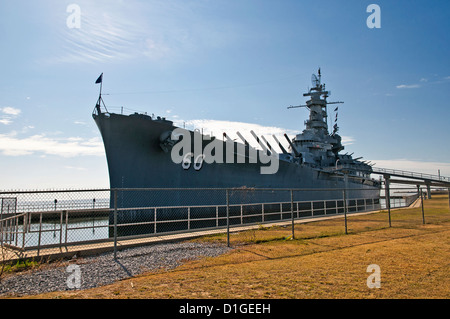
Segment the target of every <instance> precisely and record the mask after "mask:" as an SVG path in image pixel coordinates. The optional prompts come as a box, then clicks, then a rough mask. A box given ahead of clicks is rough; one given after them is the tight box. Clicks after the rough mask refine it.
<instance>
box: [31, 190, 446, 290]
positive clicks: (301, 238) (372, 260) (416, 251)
mask: <svg viewBox="0 0 450 319" xmlns="http://www.w3.org/2000/svg"><path fill="white" fill-rule="evenodd" d="M425 218H426V222H427V224H425V225H423V223H422V213H421V209H420V207H419V208H414V209H403V210H396V211H393V212H392V215H391V221H392V227H388V216H387V213H386V212H381V213H377V214H371V215H363V216H352V217H349V218H348V230H349V234H348V235H345V234H344V224H343V219H334V220H328V221H320V222H312V223H308V224H297V225H296V228H295V239H294V240H292V239H291V238H290V231H291V229H290V226H289V227H286V228H283V227H271V228H263V227H260V229H259V230H255V231H248V232H244V233H240V234H236V235H232V236H231V240H232V243H233V245H234V247H236V248H235V249H234V250H232V251H231V252H229V253H227V254H224V255H222V256H219V257H215V258H204V259H201V260H197V261H191V262H188V263H186V264H184V265H182V266H180V267H178V268H176V269H174V270H171V271H162V272H157V273H147V274H144V275H141V276H138V277H134V278H130V279H127V280H123V281H120V282H117V283H115V284H112V285H108V286H105V287H100V288H95V289H90V290H84V291H72V292H55V293H49V294H43V295H39V296H35V297H37V298H297V299H299V298H364V299H366V298H449V297H450V277H449V273H450V262H449V256H450V212H449V206H448V198H447V197H445V196H441V197H438V196H436V198H434V199H432V200H427V201H426V202H425ZM201 240H208V241H218V242H225V240H226V238H225V236H223V235H222V236H220V235H219V236H213V237H208V238H203V239H201ZM370 264H378V265H379V266H380V268H381V288H379V289H376V288H374V289H369V288H368V287H367V285H366V280H367V277H368V276H369V273H367V272H366V269H367V266H368V265H370Z"/></svg>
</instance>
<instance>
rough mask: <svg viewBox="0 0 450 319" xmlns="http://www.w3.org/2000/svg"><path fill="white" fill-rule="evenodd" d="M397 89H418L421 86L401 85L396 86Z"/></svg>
mask: <svg viewBox="0 0 450 319" xmlns="http://www.w3.org/2000/svg"><path fill="white" fill-rule="evenodd" d="M396 88H397V89H418V88H420V84H400V85H397V86H396Z"/></svg>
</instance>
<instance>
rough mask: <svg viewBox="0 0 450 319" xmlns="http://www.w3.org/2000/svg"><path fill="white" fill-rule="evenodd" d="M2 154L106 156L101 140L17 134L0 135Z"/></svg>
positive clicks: (0, 150)
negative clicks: (19, 135) (21, 136)
mask: <svg viewBox="0 0 450 319" xmlns="http://www.w3.org/2000/svg"><path fill="white" fill-rule="evenodd" d="M0 152H2V154H3V155H7V156H21V155H32V154H39V155H56V156H62V157H75V156H104V149H103V145H102V142H101V140H100V139H99V138H90V139H85V138H80V137H69V138H55V137H49V136H46V135H45V134H38V135H32V136H28V137H23V138H20V137H17V135H16V134H15V133H10V134H0Z"/></svg>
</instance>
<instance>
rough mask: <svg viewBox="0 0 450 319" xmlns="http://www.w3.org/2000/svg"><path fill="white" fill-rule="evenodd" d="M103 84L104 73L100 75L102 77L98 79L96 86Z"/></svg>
mask: <svg viewBox="0 0 450 319" xmlns="http://www.w3.org/2000/svg"><path fill="white" fill-rule="evenodd" d="M102 82H103V73H102V74H100V76H99V77H98V79H97V81H95V84H98V83H102Z"/></svg>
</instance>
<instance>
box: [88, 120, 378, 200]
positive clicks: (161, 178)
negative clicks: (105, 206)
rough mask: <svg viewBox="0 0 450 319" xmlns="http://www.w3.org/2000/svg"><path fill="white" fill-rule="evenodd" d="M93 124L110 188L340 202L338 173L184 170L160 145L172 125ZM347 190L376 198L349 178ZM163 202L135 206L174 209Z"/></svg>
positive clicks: (241, 167) (249, 166)
mask: <svg viewBox="0 0 450 319" xmlns="http://www.w3.org/2000/svg"><path fill="white" fill-rule="evenodd" d="M94 119H95V121H96V123H97V126H98V128H99V130H100V132H101V135H102V138H103V142H104V146H105V151H106V157H107V162H108V170H109V177H110V187H111V188H239V187H246V188H277V189H278V188H284V189H286V188H295V189H300V188H308V189H309V188H311V189H317V190H318V191H317V192H307V194H306V193H305V198H301V199H302V200H319V199H339V198H342V191H339V192H338V191H335V189H343V188H344V187H346V184H345V181H344V176H343V175H342V174H336V173H332V172H326V171H324V170H320V169H316V168H312V167H310V166H307V165H300V164H295V163H291V162H287V161H283V160H281V159H280V161H279V169H278V171H277V173H275V174H261V173H260V170H261V166H263V165H265V164H262V163H248V162H247V163H212V164H206V163H204V164H203V165H202V168H201V169H200V170H195V169H193V168H192V167H191V168H190V169H183V167H182V165H181V164H177V163H174V162H173V161H172V159H171V154H170V152H164V151H163V150H162V148H161V146H160V136H161V134H163V133H164V132H166V131H171V130H174V129H175V128H176V127H175V126H173V125H172V124H171V122H169V121H166V122H164V121H162V122H161V121H155V120H152V119H151V117H149V116H145V115H129V116H126V115H119V114H109V113H106V114H105V113H101V114H99V115H94ZM347 188H349V189H354V190H350V191H349V192H348V198H378V197H379V186H378V185H377V184H376V183H373V182H372V181H371V180H368V179H362V178H361V179H359V178H349V180H348V183H347ZM328 189H329V191H325V190H328ZM321 190H323V191H321ZM298 196H300V197H302V196H301V195H300V194H299V195H298ZM167 197H168V196H166V198H158V197H153V198H151V199H147V200H146V203H139V205H143V204H145V205H149V206H174V205H176V203H175V202H174V201H175V199H174V198H167ZM186 200H187V199H186ZM193 200H195V201H196V203H193V204H200V203H199V202H198V201H199V199H198V198H197V199H193ZM210 200H211V199H210V198H204V199H202V200H200V201H202V202H208V201H210ZM272 200H273V198H267V196H264V198H261V201H272ZM298 200H300V198H299V199H298ZM135 201H138V199H136V200H135ZM119 204H120V203H119ZM131 204H132V203H131V202H129V203H128V204H127V205H126V206H124V207H130V205H131ZM136 204H138V203H137V202H136ZM185 204H187V203H185Z"/></svg>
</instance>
